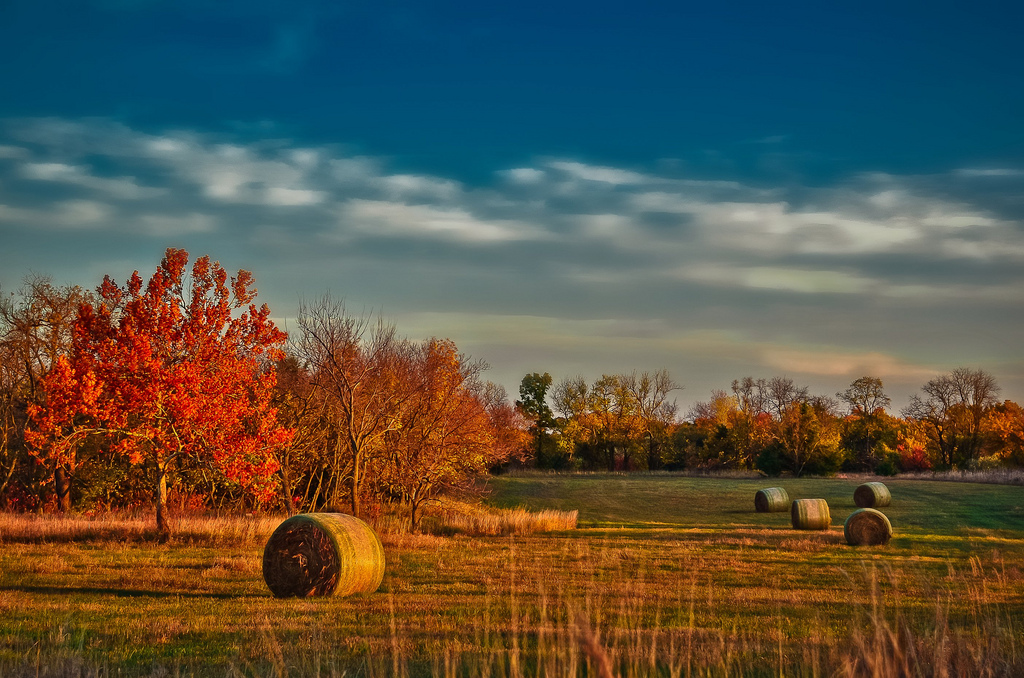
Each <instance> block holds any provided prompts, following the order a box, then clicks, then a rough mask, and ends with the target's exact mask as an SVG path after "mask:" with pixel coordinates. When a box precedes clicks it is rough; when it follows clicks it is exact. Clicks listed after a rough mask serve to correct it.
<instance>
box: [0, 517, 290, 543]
mask: <svg viewBox="0 0 1024 678" xmlns="http://www.w3.org/2000/svg"><path fill="white" fill-rule="evenodd" d="M283 519H284V516H278V515H258V516H257V515H245V516H211V515H180V516H175V517H174V518H173V519H172V522H171V526H172V530H173V537H172V543H175V544H184V545H188V544H193V545H195V544H203V545H208V546H232V545H235V546H241V545H248V544H256V543H264V542H266V540H267V538H268V537H269V536H270V534H271V533H272V532H273V531H274V528H276V527H277V526H278V525H279V524H280V523H281V521H282V520H283ZM153 523H154V521H153V517H152V515H149V514H140V513H124V512H111V513H99V514H95V515H83V514H64V515H62V514H42V515H37V514H28V513H0V543H26V542H27V543H33V542H48V543H61V542H87V541H89V542H105V541H116V542H145V541H154V540H156V539H157V538H158V535H157V532H156V526H155V525H154V524H153Z"/></svg>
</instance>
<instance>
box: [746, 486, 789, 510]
mask: <svg viewBox="0 0 1024 678" xmlns="http://www.w3.org/2000/svg"><path fill="white" fill-rule="evenodd" d="M754 508H755V509H756V510H757V512H758V513H777V512H779V511H785V510H786V509H788V508H789V493H788V492H786V489H785V488H783V487H766V488H765V489H763V490H758V491H757V494H755V495H754Z"/></svg>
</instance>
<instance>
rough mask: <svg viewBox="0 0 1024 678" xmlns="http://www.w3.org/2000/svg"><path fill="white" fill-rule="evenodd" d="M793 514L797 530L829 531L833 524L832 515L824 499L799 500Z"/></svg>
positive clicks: (795, 502) (796, 501) (794, 503)
mask: <svg viewBox="0 0 1024 678" xmlns="http://www.w3.org/2000/svg"><path fill="white" fill-rule="evenodd" d="M791 514H792V519H793V529H795V530H827V529H828V528H829V526H830V525H831V524H832V514H830V513H829V510H828V502H827V501H825V500H824V499H797V500H795V501H794V502H793V508H792V510H791Z"/></svg>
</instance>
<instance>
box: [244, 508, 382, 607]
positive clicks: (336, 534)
mask: <svg viewBox="0 0 1024 678" xmlns="http://www.w3.org/2000/svg"><path fill="white" fill-rule="evenodd" d="M383 578H384V547H383V546H381V543H380V539H378V538H377V535H376V534H375V533H374V531H373V530H372V529H371V528H370V526H369V525H367V524H366V523H364V522H363V521H361V520H359V519H358V518H355V517H353V516H349V515H345V514H344V513H304V514H300V515H297V516H292V517H291V518H288V519H287V520H285V521H284V522H283V523H281V524H280V525H279V526H278V527H277V529H276V530H274V533H273V534H272V535H270V539H269V540H268V541H267V546H266V548H264V549H263V579H264V580H265V581H266V582H267V587H268V588H270V592H271V593H273V594H274V595H275V596H277V597H278V598H290V597H299V598H305V597H308V596H330V595H338V596H345V595H348V594H350V593H373V592H374V591H376V590H377V587H378V586H380V582H381V580H382V579H383Z"/></svg>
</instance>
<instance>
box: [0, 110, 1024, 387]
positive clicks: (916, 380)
mask: <svg viewBox="0 0 1024 678" xmlns="http://www.w3.org/2000/svg"><path fill="white" fill-rule="evenodd" d="M1022 188H1024V170H1020V169H1017V168H1008V167H991V168H986V167H970V168H951V169H950V170H949V171H948V172H946V173H943V174H935V175H927V176H895V175H891V174H882V173H877V174H870V175H859V176H852V177H848V178H846V179H845V180H842V181H838V182H836V183H834V184H832V185H826V186H820V185H819V186H810V185H801V184H791V185H785V186H778V185H774V186H773V185H758V184H756V183H752V182H744V181H739V180H724V181H723V180H718V179H716V180H708V179H705V178H702V177H694V176H688V175H686V174H685V173H684V172H682V171H672V172H667V171H654V170H651V169H650V168H635V167H611V166H603V165H601V164H597V163H590V162H586V161H584V160H582V159H578V158H537V159H536V160H535V161H534V162H532V163H529V164H528V165H524V166H520V167H504V168H495V169H494V173H493V176H492V177H491V179H490V180H489V181H485V182H482V183H480V184H475V185H471V184H467V183H465V182H462V181H459V180H456V179H454V178H450V177H443V176H433V175H429V174H426V173H416V172H410V171H408V169H405V170H399V169H394V168H392V167H390V164H389V162H388V161H387V160H386V159H384V158H378V157H370V156H367V155H360V154H355V153H352V152H351V151H349V150H348V149H346V147H344V146H341V145H311V144H302V143H300V142H296V141H293V140H290V139H268V138H261V139H238V138H225V137H221V136H217V135H212V134H205V133H202V132H199V131H195V130H169V131H160V132H153V131H144V130H139V129H134V128H131V127H127V126H124V125H122V124H118V123H114V122H110V121H105V120H62V119H34V120H13V121H6V122H5V123H4V124H3V126H2V128H0V233H2V234H3V241H4V243H5V246H4V247H3V249H2V254H0V267H2V272H0V284H2V286H3V290H4V291H7V292H9V291H11V290H13V289H16V288H17V286H18V283H19V280H20V279H21V277H22V276H23V275H25V274H26V273H28V272H29V271H30V270H32V271H37V272H40V273H45V274H50V275H52V276H53V277H54V278H55V279H56V280H58V281H61V282H74V283H78V284H82V285H84V286H90V287H91V286H93V285H95V284H96V283H98V282H99V280H100V279H101V278H102V275H104V274H107V273H109V274H111V275H113V276H114V277H115V278H117V279H124V278H125V277H126V276H127V275H128V274H129V273H130V272H131V271H132V270H134V269H136V268H138V269H140V270H141V271H142V272H143V273H145V272H147V271H149V270H151V269H152V268H153V266H154V265H155V263H156V261H157V260H158V259H159V256H160V254H161V252H162V251H163V249H164V248H165V247H167V246H172V245H173V246H181V247H185V248H186V249H188V250H189V251H190V252H193V253H196V254H199V253H207V254H210V255H211V256H213V257H214V258H217V259H219V260H221V261H222V262H223V263H224V264H225V265H226V266H228V267H229V268H230V267H234V268H247V269H250V270H252V271H253V272H254V273H255V274H256V278H257V282H258V283H259V286H260V288H261V297H262V298H263V299H264V300H266V301H268V303H270V304H271V307H272V308H273V309H274V310H275V313H276V315H279V316H280V317H282V319H284V321H285V322H287V320H286V319H287V318H288V317H290V316H292V315H293V314H294V312H295V309H296V307H297V305H298V301H299V300H300V299H301V298H309V297H312V296H316V295H318V294H320V293H322V292H324V291H327V290H331V291H332V293H334V294H336V295H338V296H344V297H346V298H347V299H348V302H349V306H350V307H351V308H360V307H362V308H366V309H368V310H370V309H372V310H377V311H379V312H382V313H383V314H384V315H385V316H387V317H389V318H393V319H394V320H395V321H396V322H397V323H398V325H399V330H400V331H402V332H403V333H406V334H411V335H413V336H428V335H444V336H451V337H452V338H453V339H455V340H456V341H457V343H459V345H460V347H462V348H463V349H464V350H467V351H468V352H470V353H472V354H473V355H475V356H477V357H480V358H483V359H485V360H487V361H488V362H490V363H491V364H492V366H493V368H494V370H493V372H492V375H491V376H492V378H495V379H496V380H499V381H501V382H503V383H504V384H505V385H506V386H507V387H508V388H509V390H511V391H514V390H515V387H516V385H517V384H518V379H519V378H520V377H521V376H522V374H524V373H526V372H532V371H548V372H551V373H552V374H554V375H555V376H556V378H557V377H563V376H570V375H572V374H576V373H580V374H583V375H585V376H588V377H591V378H592V377H596V376H599V375H600V374H601V373H602V372H613V371H629V370H632V369H659V368H662V367H665V368H668V369H669V370H670V371H671V372H672V374H673V376H674V377H675V378H676V380H677V381H680V382H682V383H684V384H685V385H686V391H685V395H681V396H680V402H681V403H686V402H692V401H694V400H698V399H702V398H706V397H707V394H708V392H709V391H710V389H711V388H725V387H727V386H728V384H729V383H730V382H731V380H732V379H735V378H739V377H742V376H745V375H748V374H750V375H753V376H771V375H773V374H786V375H788V376H791V377H793V378H794V379H797V380H798V381H802V382H803V383H808V384H809V385H811V386H812V390H817V391H819V392H823V393H834V392H835V391H837V390H842V388H845V386H846V385H847V384H848V383H849V382H850V381H852V380H853V379H856V378H858V377H860V376H863V375H864V374H871V375H873V376H879V377H881V378H883V379H884V380H886V383H887V385H888V386H889V387H890V389H891V391H892V392H893V394H894V395H895V396H896V399H897V400H899V399H900V398H901V397H906V396H908V395H909V393H911V392H912V391H914V390H916V388H917V387H918V386H919V385H920V384H921V383H923V381H924V380H926V379H927V378H928V377H929V376H931V375H933V374H935V373H937V372H940V371H944V370H947V369H950V368H951V367H955V366H957V365H962V364H965V365H971V366H980V367H984V368H986V369H989V370H990V371H992V372H993V373H995V374H996V375H997V377H999V379H1000V381H1001V383H1003V385H1004V388H1005V390H1006V392H1007V395H1008V396H1009V397H1017V398H1021V397H1024V363H1022V358H1021V357H1020V353H1019V348H1018V346H1017V341H1016V339H1018V338H1019V337H1020V336H1021V331H1022V330H1024V314H1022V313H1021V311H1022V310H1024V309H1022V299H1024V204H1022V203H1021V202H1020V200H1019V196H1020V195H1021V189H1022Z"/></svg>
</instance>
